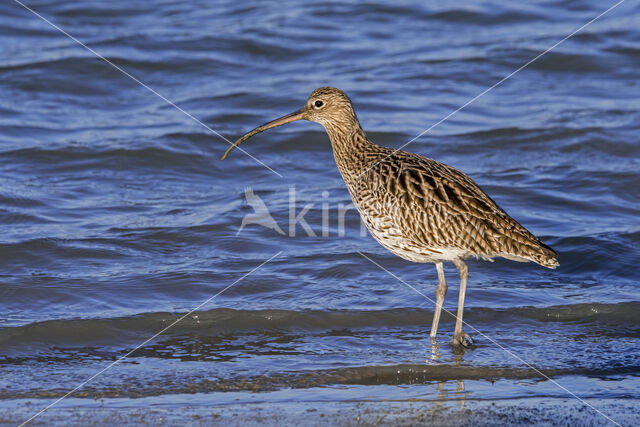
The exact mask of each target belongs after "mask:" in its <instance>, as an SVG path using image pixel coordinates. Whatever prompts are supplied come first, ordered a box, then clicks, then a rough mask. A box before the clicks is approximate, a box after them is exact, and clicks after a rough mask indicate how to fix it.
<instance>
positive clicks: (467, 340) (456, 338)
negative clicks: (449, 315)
mask: <svg viewBox="0 0 640 427" xmlns="http://www.w3.org/2000/svg"><path fill="white" fill-rule="evenodd" d="M453 264H454V265H455V266H456V268H457V269H458V273H460V296H459V297H458V315H457V317H456V329H455V330H454V332H453V340H452V341H451V343H452V344H453V345H462V346H464V347H470V346H471V345H472V344H473V340H472V339H471V336H469V334H465V333H464V332H462V313H463V312H464V295H465V293H466V291H467V280H468V279H469V267H467V264H465V263H464V262H463V261H462V260H460V259H455V260H453Z"/></svg>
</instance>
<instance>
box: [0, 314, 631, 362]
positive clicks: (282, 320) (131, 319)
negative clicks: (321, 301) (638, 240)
mask: <svg viewBox="0 0 640 427" xmlns="http://www.w3.org/2000/svg"><path fill="white" fill-rule="evenodd" d="M432 314H433V312H432V311H430V310H425V309H415V308H402V309H401V308H398V309H391V310H375V311H373V310H372V311H352V310H328V311H322V310H313V311H293V310H271V309H269V310H234V309H229V308H216V309H212V310H207V311H198V312H194V313H191V314H190V315H189V316H188V317H187V318H185V319H184V320H182V321H180V322H179V323H177V324H176V325H174V326H172V327H171V329H170V330H169V331H167V335H173V336H175V335H181V334H189V333H203V334H207V335H215V334H230V333H239V332H243V333H246V332H258V333H259V332H265V331H267V332H268V331H287V330H293V331H305V330H306V331H313V330H335V329H345V328H348V329H352V328H359V329H366V328H377V327H387V328H388V327H403V326H424V325H428V324H429V322H430V321H431V317H432ZM182 316H183V314H181V313H168V312H157V313H145V314H140V315H136V316H127V317H119V318H93V319H64V320H48V321H43V322H35V323H31V324H28V325H23V326H16V327H4V328H1V329H0V346H1V347H2V348H3V349H5V350H7V351H9V350H11V349H12V348H13V349H18V348H22V347H24V346H29V345H31V344H36V343H37V344H38V345H45V346H46V345H54V344H55V345H57V346H73V345H83V346H91V345H109V344H112V343H122V342H128V341H130V340H131V341H135V340H136V339H140V338H142V339H145V338H147V337H149V336H151V335H153V334H155V333H156V332H158V331H160V330H162V329H163V328H165V327H167V326H168V325H170V324H172V323H173V322H175V321H176V320H178V319H179V318H180V317H182ZM465 320H467V321H469V322H470V323H481V322H484V323H486V322H490V323H493V324H502V325H512V326H513V325H518V324H521V323H525V322H526V323H530V322H531V321H535V322H561V323H579V324H581V325H583V326H584V325H588V324H595V323H598V324H600V325H602V324H605V323H606V324H611V325H624V326H626V327H630V328H634V327H637V326H638V325H640V302H625V303H618V304H574V305H560V306H552V307H545V308H536V307H521V308H511V309H505V310H496V309H489V308H472V309H469V310H467V311H465ZM451 321H452V318H450V316H445V317H444V318H443V320H442V322H443V323H447V322H451Z"/></svg>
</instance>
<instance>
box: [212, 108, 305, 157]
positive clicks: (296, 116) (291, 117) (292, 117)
mask: <svg viewBox="0 0 640 427" xmlns="http://www.w3.org/2000/svg"><path fill="white" fill-rule="evenodd" d="M303 115H304V108H301V109H299V110H298V111H294V112H293V113H291V114H287V115H286V116H282V117H280V118H279V119H275V120H273V121H271V122H269V123H265V124H263V125H262V126H258V127H257V128H255V129H254V130H252V131H251V132H249V133H247V134H245V135H244V136H243V137H242V138H240V139H238V140H237V141H236V142H234V143H233V144H232V145H231V147H229V148H228V149H227V151H225V153H224V155H223V156H222V160H224V159H226V158H227V156H228V155H229V153H230V152H231V150H233V149H234V148H236V147H237V146H238V145H240V144H242V143H243V142H244V141H246V140H247V139H249V138H251V137H252V136H253V135H255V134H258V133H260V132H264V131H265V130H267V129H271V128H274V127H276V126H282V125H286V124H287V123H291V122H295V121H296V120H301V119H302V116H303Z"/></svg>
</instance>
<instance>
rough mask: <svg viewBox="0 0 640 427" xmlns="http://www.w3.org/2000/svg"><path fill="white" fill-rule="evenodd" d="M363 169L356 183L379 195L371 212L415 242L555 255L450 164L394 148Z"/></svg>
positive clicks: (480, 251)
mask: <svg viewBox="0 0 640 427" xmlns="http://www.w3.org/2000/svg"><path fill="white" fill-rule="evenodd" d="M367 175H368V176H366V177H362V179H361V180H360V182H359V183H358V185H357V188H358V191H359V192H362V194H363V196H362V197H365V198H367V197H368V198H370V199H375V200H379V201H383V203H380V204H379V206H377V207H376V210H378V211H379V212H377V213H378V214H382V215H385V216H387V217H390V218H392V220H393V221H394V222H395V224H396V227H398V228H399V229H401V230H403V233H404V234H405V236H406V237H407V238H409V239H410V240H411V241H412V242H414V243H415V244H417V245H425V246H426V247H430V248H442V249H459V250H462V251H466V252H468V253H469V254H473V255H478V256H487V257H491V256H498V255H502V256H505V255H512V256H514V257H524V258H527V259H532V260H534V261H536V262H538V261H537V259H536V258H539V257H540V256H546V257H555V253H553V251H550V253H549V252H548V251H549V250H550V249H549V250H547V249H544V248H548V247H546V246H545V245H544V244H543V243H542V242H540V241H539V240H538V239H537V238H536V237H535V236H533V235H532V234H531V233H530V232H529V231H528V230H527V229H525V228H524V227H523V226H522V225H520V224H519V223H518V222H517V221H515V220H514V219H513V218H511V217H510V216H509V215H507V213H506V212H505V211H504V210H502V209H501V208H500V207H499V206H498V205H497V204H496V203H495V202H494V201H493V200H492V199H491V198H490V197H489V196H488V195H487V194H486V193H485V192H484V191H482V189H481V188H480V187H479V186H478V185H477V184H476V183H475V182H473V180H472V179H471V178H469V177H468V176H467V175H465V174H464V173H462V172H460V171H458V170H457V169H455V168H452V167H450V166H447V165H445V164H442V163H439V162H436V161H435V160H432V159H428V158H425V157H422V156H419V155H417V154H413V153H407V152H403V151H398V152H394V153H393V154H392V155H390V156H387V157H385V158H384V160H382V161H379V162H377V163H375V164H374V165H373V167H371V169H370V170H369V171H368V172H367ZM541 249H544V250H542V251H541Z"/></svg>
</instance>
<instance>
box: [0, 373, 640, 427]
mask: <svg viewBox="0 0 640 427" xmlns="http://www.w3.org/2000/svg"><path fill="white" fill-rule="evenodd" d="M447 384H448V385H447V386H446V387H443V384H442V383H441V384H439V385H438V386H436V387H440V391H441V393H440V394H439V395H438V397H437V398H436V399H435V400H434V399H430V398H429V397H427V398H425V399H420V398H415V397H414V398H408V399H404V398H402V396H399V399H398V400H389V399H384V398H383V399H380V400H378V399H377V396H376V395H375V392H374V390H371V391H372V393H371V394H370V396H369V397H368V398H367V396H366V394H367V393H366V388H365V389H361V390H360V391H363V392H364V393H360V394H359V396H358V398H357V399H354V400H331V399H332V398H336V397H338V398H340V395H341V393H342V392H345V391H348V390H347V389H342V390H341V387H335V388H317V389H306V390H282V391H275V392H264V393H247V392H230V393H196V394H190V395H189V394H181V395H164V396H155V397H147V398H140V399H132V398H109V399H100V398H98V399H81V398H68V399H65V400H64V401H63V402H61V403H60V404H58V405H56V406H55V407H53V408H51V409H49V410H48V411H46V412H45V413H43V414H42V415H40V416H39V417H37V418H36V419H34V420H33V421H32V422H31V423H30V425H67V426H76V425H78V426H80V425H82V426H86V425H98V426H101V425H193V426H201V425H290V424H295V425H354V426H355V425H417V424H426V425H436V426H464V425H474V426H477V425H522V424H528V425H564V426H566V425H571V426H579V425H590V426H592V425H596V426H599V425H615V423H614V422H613V421H611V420H610V419H607V418H606V417H605V416H603V415H602V414H600V413H598V412H597V411H596V410H594V409H592V408H588V407H586V406H585V405H583V404H582V403H581V402H580V401H578V400H577V399H575V398H572V397H566V398H560V397H552V396H550V397H530V398H522V397H520V398H512V399H491V398H489V399H484V398H482V397H481V396H475V397H473V398H469V397H468V396H466V395H465V392H464V390H459V389H458V388H459V387H460V384H459V383H458V384H457V385H456V384H455V382H453V383H452V382H449V383H447ZM456 387H458V388H456ZM296 394H297V395H299V397H300V401H296V400H293V399H292V397H294V396H295V395H296ZM50 402H51V400H49V399H47V400H46V401H44V400H24V399H20V400H13V401H4V402H3V403H2V404H1V405H0V425H18V424H20V423H21V422H23V421H25V420H26V419H28V418H29V417H30V416H32V415H34V414H35V413H36V412H37V411H38V410H39V409H41V408H42V407H44V405H45V404H47V403H50ZM588 403H589V404H590V405H593V406H594V407H596V408H597V409H598V410H599V411H602V413H603V414H605V415H610V416H612V417H613V418H614V419H615V422H616V423H620V424H622V425H638V423H640V415H639V412H638V401H637V400H636V399H630V398H620V399H608V398H607V399H598V398H589V399H588Z"/></svg>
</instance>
